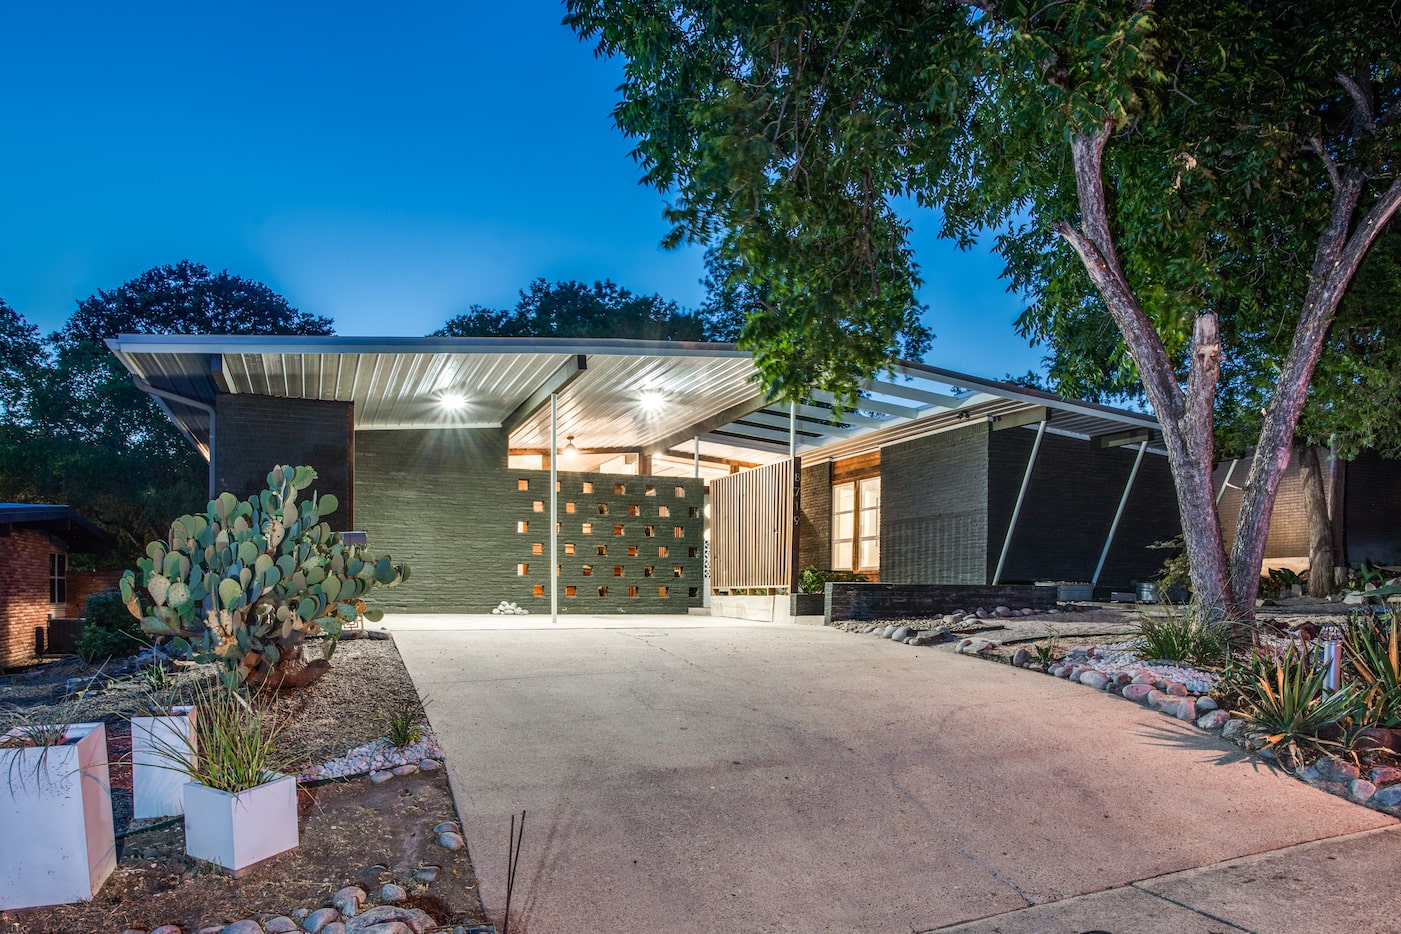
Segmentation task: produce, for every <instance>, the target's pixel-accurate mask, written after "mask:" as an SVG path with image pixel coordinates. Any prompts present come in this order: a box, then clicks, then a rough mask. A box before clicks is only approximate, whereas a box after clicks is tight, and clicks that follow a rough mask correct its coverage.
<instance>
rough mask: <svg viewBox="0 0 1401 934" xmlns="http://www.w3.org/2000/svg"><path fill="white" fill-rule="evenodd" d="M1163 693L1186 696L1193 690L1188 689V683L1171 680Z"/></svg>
mask: <svg viewBox="0 0 1401 934" xmlns="http://www.w3.org/2000/svg"><path fill="white" fill-rule="evenodd" d="M1163 693H1165V694H1171V695H1172V696H1173V697H1186V696H1188V695H1189V694H1191V693H1192V692H1191V691H1189V690H1187V685H1185V684H1183V683H1182V682H1180V681H1169V682H1168V683H1167V686H1166V687H1165V688H1163Z"/></svg>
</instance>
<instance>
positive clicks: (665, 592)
mask: <svg viewBox="0 0 1401 934" xmlns="http://www.w3.org/2000/svg"><path fill="white" fill-rule="evenodd" d="M657 596H658V597H660V598H661V599H663V600H665V599H666V598H667V597H669V596H671V588H669V587H658V588H657Z"/></svg>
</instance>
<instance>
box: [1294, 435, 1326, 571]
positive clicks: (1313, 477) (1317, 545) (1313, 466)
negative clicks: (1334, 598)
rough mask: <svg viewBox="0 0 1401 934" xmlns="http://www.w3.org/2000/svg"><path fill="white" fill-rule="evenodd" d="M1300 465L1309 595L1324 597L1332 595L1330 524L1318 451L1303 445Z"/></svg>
mask: <svg viewBox="0 0 1401 934" xmlns="http://www.w3.org/2000/svg"><path fill="white" fill-rule="evenodd" d="M1300 464H1301V466H1302V467H1303V478H1304V511H1305V512H1306V513H1307V514H1308V517H1309V596H1311V597H1326V596H1328V595H1329V594H1330V593H1332V592H1333V521H1332V517H1331V516H1330V515H1329V514H1328V496H1327V494H1325V493H1324V486H1323V465H1322V463H1321V462H1320V461H1319V459H1318V448H1316V447H1314V446H1313V445H1306V446H1305V447H1304V451H1303V457H1302V459H1301V461H1300Z"/></svg>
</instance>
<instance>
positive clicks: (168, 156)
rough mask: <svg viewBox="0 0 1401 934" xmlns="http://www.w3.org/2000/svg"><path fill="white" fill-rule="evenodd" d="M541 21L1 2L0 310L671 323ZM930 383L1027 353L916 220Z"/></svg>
mask: <svg viewBox="0 0 1401 934" xmlns="http://www.w3.org/2000/svg"><path fill="white" fill-rule="evenodd" d="M563 12H564V11H563V7H562V5H561V4H559V3H555V2H547V0H520V2H514V3H487V2H458V3H450V2H437V3H415V2H401V3H396V4H385V3H373V4H369V3H358V2H342V3H336V4H329V3H280V4H272V3H240V4H222V5H212V4H175V3H140V2H123V3H111V2H104V3H95V2H80V3H63V4H58V3H52V4H4V5H3V6H0V87H3V88H4V89H5V90H4V93H3V95H0V132H3V134H4V141H3V145H0V226H2V228H3V232H0V237H3V242H0V298H4V299H5V300H6V301H8V302H9V303H10V304H11V305H12V306H13V307H15V308H16V309H17V310H18V311H20V312H21V313H22V314H24V315H25V316H26V317H27V318H28V319H29V320H30V321H32V322H34V323H35V324H37V325H39V326H40V328H41V329H43V330H44V331H49V330H53V329H55V328H57V327H58V326H60V325H61V324H62V323H63V321H64V320H65V319H66V318H67V316H68V315H69V314H70V313H71V311H72V309H73V307H74V302H75V301H77V300H78V299H81V298H84V297H86V296H87V295H90V294H92V293H93V292H94V291H96V290H97V289H99V288H114V287H116V286H118V285H120V284H122V283H123V282H125V281H127V280H128V279H131V278H132V277H134V276H136V275H138V274H140V273H141V272H143V271H145V270H146V269H149V268H150V267H152V266H155V265H158V264H162V263H174V262H176V261H178V260H181V259H190V260H194V261H196V262H200V263H204V264H205V265H207V266H209V267H211V268H213V269H223V268H227V269H229V270H230V271H231V272H233V273H235V274H237V275H241V276H244V277H247V278H251V279H257V280H260V281H262V282H265V283H267V284H268V285H269V286H270V287H272V288H273V289H275V290H277V291H278V292H280V293H282V294H283V295H285V296H286V297H287V299H288V300H289V301H290V302H291V303H292V304H293V305H295V306H297V307H299V308H301V309H303V310H305V311H309V312H315V313H318V314H326V315H330V316H331V317H333V318H334V319H335V320H336V326H337V330H338V331H339V333H342V334H367V335H416V334H425V333H427V332H428V331H431V330H433V329H434V328H437V327H438V326H439V325H440V324H441V323H442V322H443V321H444V320H445V319H446V318H447V317H449V316H450V315H452V314H455V313H457V312H459V311H462V310H464V309H465V308H466V307H467V306H469V305H471V304H474V303H475V304H482V305H489V306H497V307H501V306H509V305H510V304H512V303H514V301H515V297H516V292H517V290H519V289H520V288H522V287H523V286H525V285H526V284H527V283H528V282H529V281H530V280H532V279H534V278H536V277H539V276H543V277H546V278H548V279H560V278H572V279H583V280H587V281H592V280H595V279H602V278H611V279H613V280H614V281H615V282H618V283H620V284H622V285H625V286H627V287H628V288H631V289H633V290H634V291H641V292H659V293H661V294H662V295H664V296H666V297H668V298H673V299H675V300H677V301H679V302H681V303H682V304H683V305H696V304H698V303H699V302H700V300H701V298H702V292H703V290H702V287H701V285H700V282H699V280H700V278H701V276H702V272H703V271H702V263H701V257H700V254H699V251H696V250H682V251H666V250H662V249H661V248H660V247H659V246H658V241H659V240H660V239H661V237H662V236H663V235H664V234H665V232H666V226H665V223H664V222H663V220H662V217H661V210H662V206H663V198H662V196H661V195H659V194H658V193H657V192H654V191H652V190H650V189H646V188H643V187H642V186H640V185H638V184H637V179H638V170H637V167H636V166H635V165H634V164H633V162H632V160H631V159H630V157H629V156H628V152H629V149H630V147H629V145H628V142H627V140H626V139H624V138H623V136H622V135H621V134H620V133H619V132H618V131H617V130H615V129H614V128H613V125H612V122H611V119H610V117H609V113H610V111H611V108H612V106H613V104H614V103H615V101H616V98H617V94H616V90H615V89H616V87H617V85H618V84H619V82H620V80H621V66H620V65H619V63H617V62H609V61H600V60H597V59H595V58H594V57H593V53H592V48H591V47H590V46H588V45H585V44H584V43H581V42H580V41H579V40H578V39H577V38H575V36H574V35H573V34H572V33H571V32H570V31H569V30H568V29H566V28H565V27H563V26H561V25H560V23H559V21H560V18H561V17H562V16H563ZM912 220H913V222H914V229H915V234H914V239H915V245H916V256H917V258H918V260H919V262H920V264H921V266H922V268H923V273H924V279H925V281H926V285H925V288H924V292H923V299H924V301H925V302H926V303H927V304H928V305H929V306H930V315H929V324H930V326H931V327H932V328H933V330H934V331H935V333H936V334H937V335H938V338H937V339H936V341H935V343H934V347H933V350H932V351H931V353H930V355H929V358H928V359H929V360H930V362H933V363H936V364H939V365H942V366H948V367H952V368H955V369H961V370H964V371H966V372H970V373H974V374H978V375H984V376H1002V375H1004V374H1007V373H1014V374H1016V373H1023V372H1025V371H1026V370H1027V369H1029V368H1032V367H1035V366H1036V365H1037V364H1038V361H1039V358H1040V353H1039V351H1037V350H1035V349H1033V348H1030V347H1028V346H1027V345H1026V343H1025V341H1023V340H1022V339H1021V338H1020V337H1018V336H1017V335H1016V333H1015V331H1014V330H1013V327H1012V322H1013V320H1014V319H1015V317H1016V315H1017V313H1018V312H1019V311H1020V307H1021V306H1020V302H1019V301H1018V300H1017V299H1015V298H1014V297H1012V296H1009V295H1007V294H1006V293H1005V291H1004V288H1003V284H1002V283H1001V282H1000V281H999V279H998V273H999V272H1000V270H1001V265H1000V263H999V262H998V261H997V260H996V258H994V257H991V256H989V255H987V254H986V253H985V252H982V251H975V252H973V253H960V252H959V251H957V250H956V249H954V247H953V246H952V245H950V244H948V243H946V242H943V241H940V240H938V238H937V237H936V236H935V233H934V232H935V228H936V225H937V221H936V218H934V217H933V216H932V215H928V214H925V215H923V216H918V215H917V216H914V217H913V218H912Z"/></svg>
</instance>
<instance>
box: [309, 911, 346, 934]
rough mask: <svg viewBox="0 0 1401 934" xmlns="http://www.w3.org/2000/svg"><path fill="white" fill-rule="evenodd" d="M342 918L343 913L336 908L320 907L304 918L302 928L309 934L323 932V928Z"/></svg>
mask: <svg viewBox="0 0 1401 934" xmlns="http://www.w3.org/2000/svg"><path fill="white" fill-rule="evenodd" d="M340 918H341V913H340V912H339V911H336V909H334V908H318V909H316V910H315V911H313V912H312V913H311V914H309V915H307V916H306V918H305V919H303V920H302V930H303V931H306V932H307V934H321V929H322V928H324V927H325V926H326V925H328V924H330V923H331V922H332V921H339V920H340Z"/></svg>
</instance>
